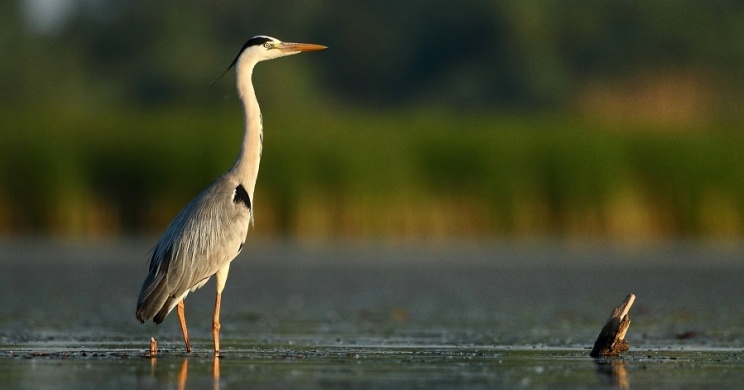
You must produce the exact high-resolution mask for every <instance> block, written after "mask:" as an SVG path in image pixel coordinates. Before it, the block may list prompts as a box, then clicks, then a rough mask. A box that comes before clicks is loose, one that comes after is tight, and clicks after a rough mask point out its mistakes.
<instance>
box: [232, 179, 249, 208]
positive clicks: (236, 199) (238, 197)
mask: <svg viewBox="0 0 744 390" xmlns="http://www.w3.org/2000/svg"><path fill="white" fill-rule="evenodd" d="M233 203H243V204H244V205H245V207H248V209H250V208H251V197H250V196H248V192H247V191H246V190H245V187H243V185H242V184H238V186H237V187H235V195H234V196H233Z"/></svg>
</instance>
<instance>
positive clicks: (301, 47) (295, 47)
mask: <svg viewBox="0 0 744 390" xmlns="http://www.w3.org/2000/svg"><path fill="white" fill-rule="evenodd" d="M327 48H328V47H327V46H323V45H316V44H315V43H293V42H283V43H282V44H281V45H279V47H277V49H279V51H281V52H301V51H318V50H323V49H327Z"/></svg>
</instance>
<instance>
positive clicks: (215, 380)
mask: <svg viewBox="0 0 744 390" xmlns="http://www.w3.org/2000/svg"><path fill="white" fill-rule="evenodd" d="M157 365H158V358H157V357H155V356H152V357H150V375H151V376H152V378H154V379H156V380H157V375H156V373H157ZM188 377H189V358H188V357H184V358H183V361H182V362H181V366H180V367H179V369H178V376H177V381H178V385H177V388H178V390H184V389H186V384H187V383H188ZM212 388H213V389H214V390H219V389H220V358H219V356H217V355H215V356H214V358H213V360H212Z"/></svg>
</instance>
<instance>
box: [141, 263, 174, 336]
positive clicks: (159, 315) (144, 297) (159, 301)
mask: <svg viewBox="0 0 744 390" xmlns="http://www.w3.org/2000/svg"><path fill="white" fill-rule="evenodd" d="M165 287H166V283H165V280H164V278H162V277H160V278H156V277H155V276H154V275H152V274H150V275H148V276H147V279H145V282H144V283H143V284H142V289H141V290H140V294H139V297H138V298H137V312H136V314H137V320H139V322H141V323H145V321H149V320H151V319H153V318H154V322H155V323H156V324H159V323H161V322H163V320H164V319H165V317H166V316H167V315H168V313H169V312H170V310H171V309H172V307H169V306H170V305H169V303H170V301H171V300H172V299H173V298H172V297H170V295H169V294H168V291H167V290H166V288H165Z"/></svg>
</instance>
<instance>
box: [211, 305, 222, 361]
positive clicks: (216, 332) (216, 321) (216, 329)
mask: <svg viewBox="0 0 744 390" xmlns="http://www.w3.org/2000/svg"><path fill="white" fill-rule="evenodd" d="M221 301H222V293H219V292H218V293H217V298H216V299H215V301H214V318H213V319H212V337H213V338H214V354H215V356H216V355H219V354H220V302H221Z"/></svg>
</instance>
